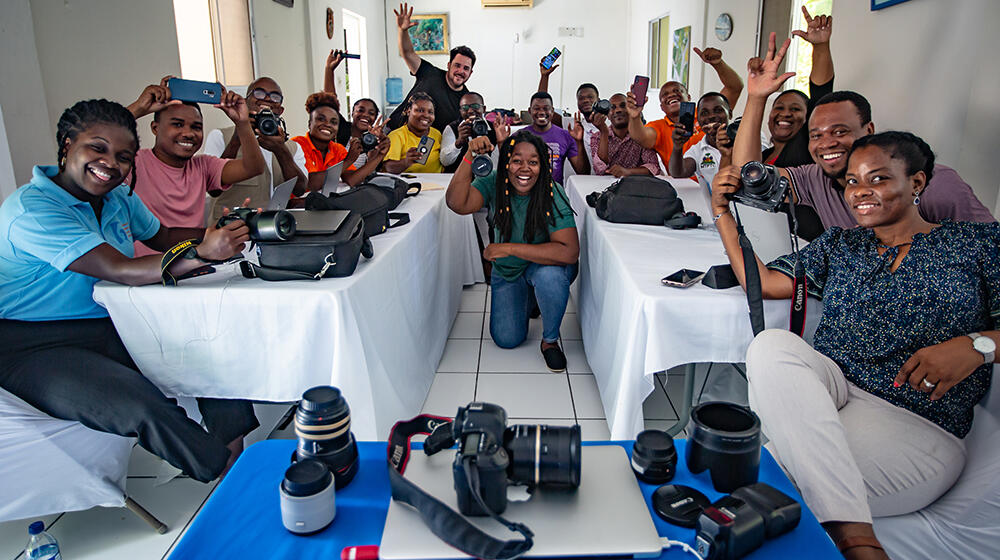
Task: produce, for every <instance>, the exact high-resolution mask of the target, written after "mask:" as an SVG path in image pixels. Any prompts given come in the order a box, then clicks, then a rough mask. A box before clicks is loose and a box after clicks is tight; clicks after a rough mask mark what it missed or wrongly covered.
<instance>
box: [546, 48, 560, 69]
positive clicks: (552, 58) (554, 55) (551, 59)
mask: <svg viewBox="0 0 1000 560" xmlns="http://www.w3.org/2000/svg"><path fill="white" fill-rule="evenodd" d="M561 54H562V52H560V51H559V49H557V48H555V47H552V50H551V51H549V54H547V55H545V58H543V59H542V68H544V69H546V70H548V69H549V68H552V66H553V65H554V64H555V63H556V60H559V55H561Z"/></svg>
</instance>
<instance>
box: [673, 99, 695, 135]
mask: <svg viewBox="0 0 1000 560" xmlns="http://www.w3.org/2000/svg"><path fill="white" fill-rule="evenodd" d="M694 109H695V104H694V102H693V101H681V109H680V113H679V114H678V115H677V122H679V123H681V126H683V127H684V130H686V131H688V134H694Z"/></svg>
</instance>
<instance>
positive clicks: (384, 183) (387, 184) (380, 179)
mask: <svg viewBox="0 0 1000 560" xmlns="http://www.w3.org/2000/svg"><path fill="white" fill-rule="evenodd" d="M358 186H359V187H378V188H380V189H383V190H385V191H386V192H387V193H389V194H391V195H392V199H390V201H389V210H395V209H396V207H397V206H399V204H400V203H401V202H403V200H405V199H406V198H407V197H410V196H417V195H418V194H420V183H407V182H406V181H404V180H403V179H401V178H399V177H397V176H395V175H387V174H384V173H373V174H371V175H369V176H368V177H367V178H366V179H365V180H364V182H363V183H361V184H360V185H358ZM413 189H416V191H415V192H410V191H412V190H413Z"/></svg>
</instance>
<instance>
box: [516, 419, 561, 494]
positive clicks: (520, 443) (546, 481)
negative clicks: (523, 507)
mask: <svg viewBox="0 0 1000 560" xmlns="http://www.w3.org/2000/svg"><path fill="white" fill-rule="evenodd" d="M503 440H504V444H503V445H504V447H505V448H507V450H508V451H509V452H510V469H509V471H508V476H509V478H510V479H511V480H513V481H516V482H519V483H522V484H527V485H528V486H532V487H533V486H540V485H544V486H563V487H569V488H577V487H579V486H580V425H579V424H576V425H574V426H570V427H566V426H549V425H535V424H515V425H513V426H511V427H509V428H507V429H506V430H505V431H504V435H503Z"/></svg>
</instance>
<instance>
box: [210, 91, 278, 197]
mask: <svg viewBox="0 0 1000 560" xmlns="http://www.w3.org/2000/svg"><path fill="white" fill-rule="evenodd" d="M221 101H222V102H221V103H219V104H218V105H216V107H218V108H219V109H222V112H224V113H225V114H226V116H227V117H229V119H230V120H232V121H233V124H235V125H236V134H237V135H238V136H239V138H240V145H241V146H243V158H242V159H231V160H229V161H228V162H226V166H225V167H223V168H222V184H223V185H232V184H233V183H239V182H240V181H245V180H247V179H249V178H251V177H256V176H257V175H260V174H261V173H263V172H264V170H265V169H266V168H267V164H266V163H265V162H264V155H263V154H262V153H261V151H260V144H258V143H257V135H255V134H254V133H253V128H252V127H251V126H250V112H249V110H248V109H247V101H246V99H243V97H241V96H240V95H238V94H237V93H236V92H233V91H223V94H222V100H221Z"/></svg>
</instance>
